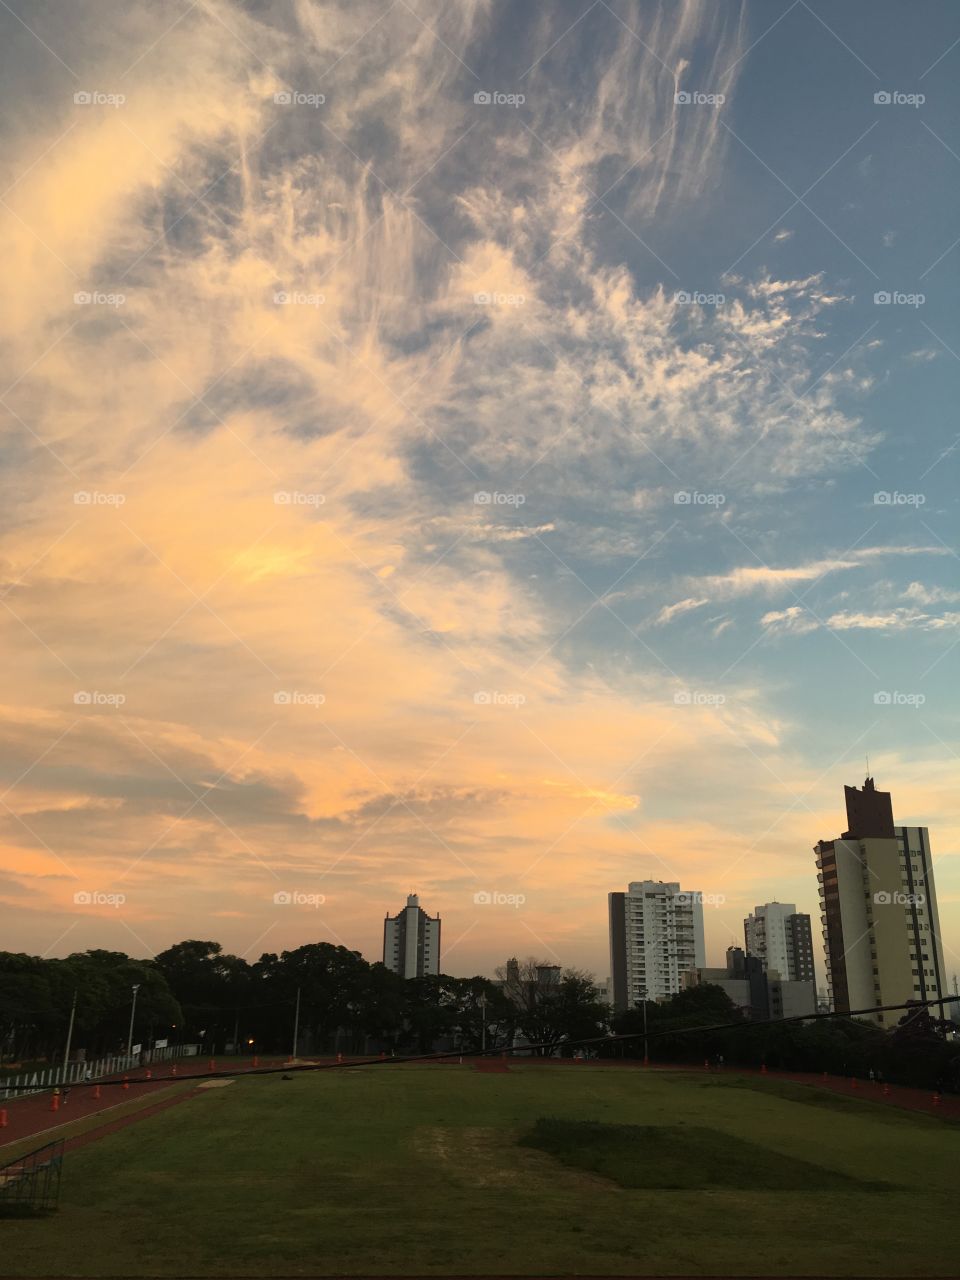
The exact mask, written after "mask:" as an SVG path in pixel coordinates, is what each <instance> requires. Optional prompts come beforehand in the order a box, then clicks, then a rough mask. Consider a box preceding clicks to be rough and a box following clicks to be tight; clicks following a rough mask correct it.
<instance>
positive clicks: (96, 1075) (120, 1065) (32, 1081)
mask: <svg viewBox="0 0 960 1280" xmlns="http://www.w3.org/2000/svg"><path fill="white" fill-rule="evenodd" d="M191 1053H196V1045H186V1044H184V1045H179V1044H178V1045H170V1046H169V1047H167V1048H165V1049H151V1050H149V1052H147V1053H143V1054H132V1055H128V1054H125V1053H124V1054H118V1055H115V1056H114V1057H112V1058H97V1059H96V1060H95V1061H93V1062H68V1063H67V1064H66V1065H65V1066H64V1064H63V1063H61V1064H60V1065H59V1066H58V1067H44V1068H43V1070H41V1071H24V1072H23V1073H22V1074H21V1075H18V1076H7V1077H5V1078H3V1079H0V1101H3V1102H6V1101H8V1100H9V1099H10V1098H22V1097H25V1096H26V1095H27V1094H29V1093H42V1092H43V1090H44V1089H56V1088H62V1087H63V1086H64V1085H71V1084H76V1083H77V1082H78V1081H80V1080H87V1079H90V1080H102V1079H103V1077H104V1076H112V1075H117V1074H118V1073H119V1072H121V1071H132V1070H134V1069H135V1068H136V1067H139V1066H140V1065H141V1060H142V1061H143V1062H145V1063H151V1064H153V1063H157V1062H168V1061H170V1059H172V1058H182V1057H185V1056H188V1055H190V1054H191ZM88 1073H89V1076H88Z"/></svg>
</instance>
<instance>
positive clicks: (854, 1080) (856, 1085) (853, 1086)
mask: <svg viewBox="0 0 960 1280" xmlns="http://www.w3.org/2000/svg"><path fill="white" fill-rule="evenodd" d="M850 1088H851V1089H859V1088H860V1086H859V1085H858V1084H857V1077H856V1076H854V1077H853V1079H852V1080H851V1081H850Z"/></svg>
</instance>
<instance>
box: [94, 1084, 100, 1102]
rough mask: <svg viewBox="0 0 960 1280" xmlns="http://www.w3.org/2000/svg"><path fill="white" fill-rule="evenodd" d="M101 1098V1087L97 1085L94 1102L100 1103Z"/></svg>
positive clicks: (95, 1086)
mask: <svg viewBox="0 0 960 1280" xmlns="http://www.w3.org/2000/svg"><path fill="white" fill-rule="evenodd" d="M99 1098H100V1086H99V1085H98V1084H95V1085H94V1086H93V1100H94V1102H97V1101H99Z"/></svg>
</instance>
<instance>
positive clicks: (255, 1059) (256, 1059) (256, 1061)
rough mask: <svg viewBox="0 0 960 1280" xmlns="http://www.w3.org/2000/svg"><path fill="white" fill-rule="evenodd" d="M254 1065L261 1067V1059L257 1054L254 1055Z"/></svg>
mask: <svg viewBox="0 0 960 1280" xmlns="http://www.w3.org/2000/svg"><path fill="white" fill-rule="evenodd" d="M253 1065H254V1067H259V1065H260V1059H259V1058H258V1057H257V1055H256V1054H254V1055H253Z"/></svg>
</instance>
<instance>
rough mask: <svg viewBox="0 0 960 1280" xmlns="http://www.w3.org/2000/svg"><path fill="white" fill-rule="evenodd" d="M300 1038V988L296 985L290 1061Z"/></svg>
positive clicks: (294, 1056) (294, 1055) (294, 1054)
mask: <svg viewBox="0 0 960 1280" xmlns="http://www.w3.org/2000/svg"><path fill="white" fill-rule="evenodd" d="M299 1039H300V988H299V987H297V1009H296V1012H295V1013H294V1015H293V1053H291V1055H290V1061H291V1062H292V1061H293V1060H294V1059H295V1058H296V1056H297V1041H298V1040H299Z"/></svg>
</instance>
